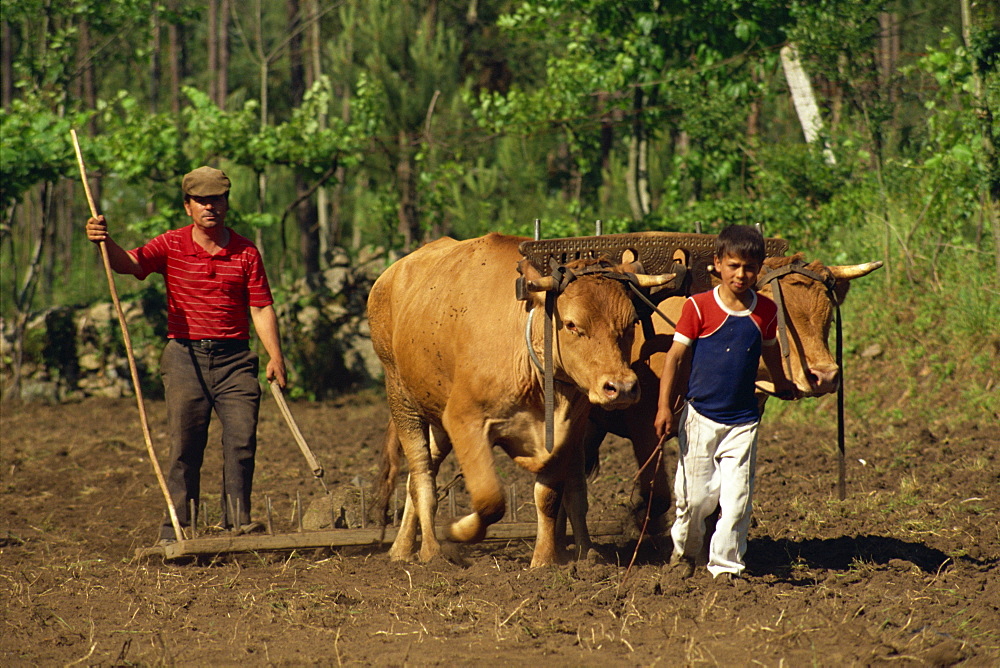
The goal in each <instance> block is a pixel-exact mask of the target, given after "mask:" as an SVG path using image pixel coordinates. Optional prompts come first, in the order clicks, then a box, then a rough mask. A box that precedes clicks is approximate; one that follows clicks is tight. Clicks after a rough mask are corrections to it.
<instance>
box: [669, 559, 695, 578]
mask: <svg viewBox="0 0 1000 668" xmlns="http://www.w3.org/2000/svg"><path fill="white" fill-rule="evenodd" d="M670 569H671V570H672V571H673V572H674V573H676V574H677V576H678V577H680V578H681V579H682V580H687V579H688V578H690V577H692V576H693V575H694V559H691V558H690V557H674V558H672V559H671V560H670Z"/></svg>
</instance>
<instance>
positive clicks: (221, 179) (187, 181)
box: [181, 167, 229, 197]
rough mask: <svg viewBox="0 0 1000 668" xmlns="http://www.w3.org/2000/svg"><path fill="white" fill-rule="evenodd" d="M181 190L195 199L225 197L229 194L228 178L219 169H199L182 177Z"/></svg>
mask: <svg viewBox="0 0 1000 668" xmlns="http://www.w3.org/2000/svg"><path fill="white" fill-rule="evenodd" d="M181 190H183V191H184V194H185V195H194V196H195V197H212V196H214V195H225V194H226V193H228V192H229V177H228V176H226V174H225V172H223V171H222V170H221V169H215V168H214V167H199V168H198V169H195V170H194V171H191V172H188V173H187V174H185V175H184V179H183V180H182V181H181Z"/></svg>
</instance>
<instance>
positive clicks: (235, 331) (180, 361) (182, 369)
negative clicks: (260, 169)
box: [87, 167, 286, 542]
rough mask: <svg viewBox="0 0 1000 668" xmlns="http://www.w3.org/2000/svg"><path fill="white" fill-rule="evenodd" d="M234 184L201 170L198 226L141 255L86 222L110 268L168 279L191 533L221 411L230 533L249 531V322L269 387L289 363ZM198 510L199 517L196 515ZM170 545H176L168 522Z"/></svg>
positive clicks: (171, 392) (167, 352)
mask: <svg viewBox="0 0 1000 668" xmlns="http://www.w3.org/2000/svg"><path fill="white" fill-rule="evenodd" d="M229 187H230V182H229V178H228V177H227V176H226V175H225V174H224V173H223V172H222V171H220V170H218V169H213V168H211V167H199V168H198V169H195V170H194V171H192V172H190V173H188V174H186V175H185V176H184V179H183V180H182V182H181V189H182V190H183V192H184V210H185V211H186V212H187V215H188V216H189V217H190V218H191V224H190V225H187V226H186V227H182V228H180V229H176V230H170V231H169V232H165V233H163V234H161V235H159V236H158V237H156V238H154V239H152V240H150V241H149V242H147V243H146V244H145V245H143V246H140V247H138V248H134V249H132V250H129V251H126V250H124V249H122V247H121V246H119V245H118V244H117V243H115V242H114V240H113V239H112V238H111V237H110V236H109V235H108V228H107V223H106V221H105V219H104V216H98V217H97V218H90V219H89V220H88V221H87V237H88V238H89V239H90V240H91V241H93V242H94V243H100V242H101V241H103V242H105V244H106V247H107V251H108V257H109V259H110V263H111V268H112V269H113V270H114V271H116V272H117V273H119V274H131V275H133V276H135V277H136V278H138V279H139V280H143V279H145V278H146V276H148V275H149V274H151V273H154V272H155V273H158V274H163V277H164V281H165V283H166V290H167V345H166V347H165V348H164V350H163V355H162V357H161V358H160V373H161V375H162V376H163V386H164V390H165V394H166V403H167V422H168V430H169V433H170V462H169V467H168V473H167V488H168V490H169V491H170V496H171V499H172V501H173V504H174V509H175V510H176V512H177V518H178V520H179V521H180V524H181V526H182V527H186V526H190V525H191V524H192V522H194V521H195V518H194V517H192V516H191V507H192V505H193V506H194V508H196V509H197V508H198V507H199V497H200V487H201V482H200V481H201V463H202V459H203V457H204V453H205V447H206V445H207V442H208V425H209V421H210V419H211V414H212V411H213V410H214V411H215V414H216V415H217V416H218V417H219V420H220V421H221V422H222V451H223V471H222V522H221V524H222V526H223V527H224V528H227V529H230V528H234V527H235V528H236V529H237V531H241V532H246V531H252V530H255V529H257V528H259V526H260V525H259V523H257V522H252V521H251V519H250V493H251V489H252V486H253V471H254V455H255V453H256V449H257V415H258V410H259V407H260V394H261V389H260V383H259V382H258V380H257V373H258V369H259V361H258V358H257V354H256V353H254V352H253V351H252V350H250V346H249V340H250V320H253V325H254V329H255V330H256V332H257V336H258V338H259V339H260V341H261V343H262V344H263V345H264V349H265V350H266V351H267V354H268V356H269V360H268V362H267V371H266V373H267V379H268V380H269V381H275V382H277V383H278V385H279V386H281V387H284V386H285V383H286V376H285V361H284V356H283V355H282V352H281V340H280V337H279V334H278V319H277V316H276V315H275V313H274V307H273V299H272V297H271V288H270V286H269V285H268V282H267V275H266V274H265V272H264V264H263V262H262V261H261V257H260V253H259V252H258V250H257V248H256V247H255V246H254V245H253V243H252V242H251V241H250V240H249V239H247V238H245V237H242V236H240V235H239V234H237V233H236V232H234V231H233V230H231V229H229V228H228V227H226V213H227V212H228V211H229ZM195 512H197V511H195ZM160 538H161V541H166V542H169V541H172V540H174V539H175V536H174V529H173V527H172V526H171V522H170V519H169V514H168V515H167V517H166V518H165V519H164V521H163V524H162V526H161V528H160Z"/></svg>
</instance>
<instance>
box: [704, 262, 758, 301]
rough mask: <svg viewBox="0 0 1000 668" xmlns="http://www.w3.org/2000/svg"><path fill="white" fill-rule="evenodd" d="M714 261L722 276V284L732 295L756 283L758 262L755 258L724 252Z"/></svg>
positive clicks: (743, 291)
mask: <svg viewBox="0 0 1000 668" xmlns="http://www.w3.org/2000/svg"><path fill="white" fill-rule="evenodd" d="M714 261H715V266H716V268H717V269H718V271H719V275H720V276H721V277H722V285H723V286H724V287H725V288H726V289H728V290H729V291H731V292H732V293H733V294H734V295H742V294H743V293H745V292H746V291H747V290H750V289H751V288H753V286H754V285H756V284H757V276H759V275H760V263H759V262H757V261H756V260H752V259H750V258H746V257H740V256H738V255H732V254H730V253H726V254H725V255H724V256H722V257H721V258H720V257H716V258H715V259H714Z"/></svg>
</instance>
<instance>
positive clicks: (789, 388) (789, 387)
mask: <svg viewBox="0 0 1000 668" xmlns="http://www.w3.org/2000/svg"><path fill="white" fill-rule="evenodd" d="M774 396H776V397H778V398H779V399H782V400H784V401H795V400H796V399H799V398H801V397H802V393H801V392H800V391H799V388H798V387H796V386H795V383H793V382H791V381H787V380H786V381H785V382H784V383H781V384H775V386H774Z"/></svg>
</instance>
